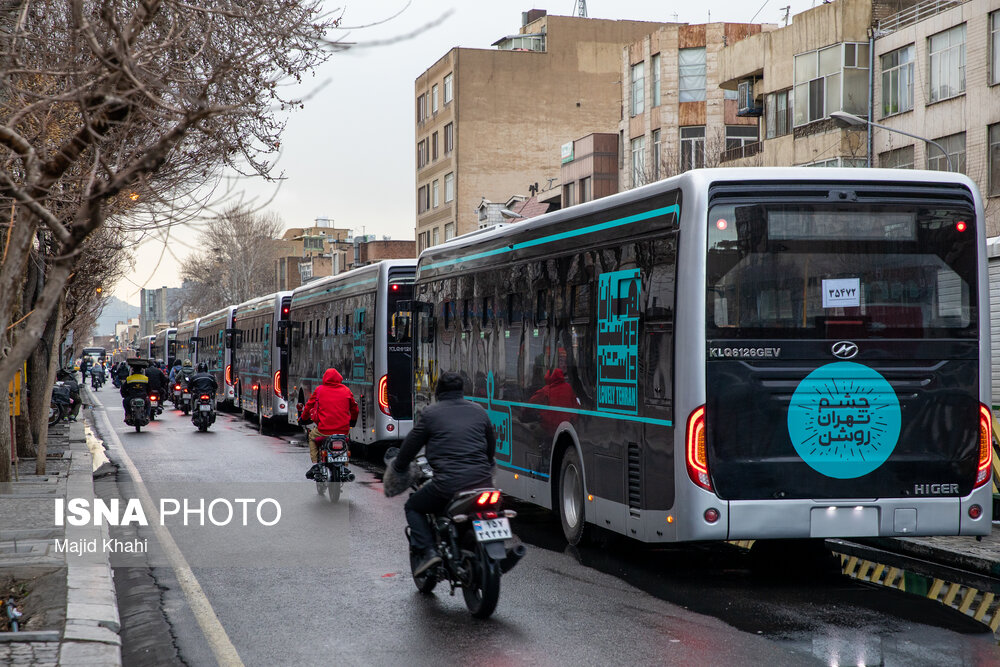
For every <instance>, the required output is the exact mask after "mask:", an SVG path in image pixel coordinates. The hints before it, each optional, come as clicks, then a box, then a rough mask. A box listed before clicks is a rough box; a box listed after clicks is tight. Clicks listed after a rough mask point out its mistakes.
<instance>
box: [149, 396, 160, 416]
mask: <svg viewBox="0 0 1000 667" xmlns="http://www.w3.org/2000/svg"><path fill="white" fill-rule="evenodd" d="M162 414H163V406H162V405H160V395H159V394H157V393H156V392H155V391H151V392H149V421H153V420H154V419H156V415H162Z"/></svg>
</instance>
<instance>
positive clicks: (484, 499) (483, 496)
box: [476, 491, 490, 505]
mask: <svg viewBox="0 0 1000 667" xmlns="http://www.w3.org/2000/svg"><path fill="white" fill-rule="evenodd" d="M489 502H490V492H489V491H484V492H483V493H480V494H479V497H478V498H476V504H477V505H486V504H487V503H489Z"/></svg>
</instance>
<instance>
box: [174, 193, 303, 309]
mask: <svg viewBox="0 0 1000 667" xmlns="http://www.w3.org/2000/svg"><path fill="white" fill-rule="evenodd" d="M283 227H284V224H283V223H282V222H281V219H280V218H279V217H278V216H276V215H274V214H273V213H262V212H255V211H253V210H251V209H249V208H247V207H245V206H230V207H228V208H226V209H225V210H224V211H223V212H222V213H221V214H220V215H219V217H218V218H216V219H215V220H214V221H212V223H211V224H210V225H209V226H208V227H207V228H206V229H204V230H202V232H201V233H200V243H199V245H200V246H201V247H202V250H201V251H199V252H195V253H194V254H192V255H191V256H189V257H188V258H187V259H186V260H185V263H184V267H183V268H182V269H181V279H182V280H184V281H185V282H187V283H188V293H187V294H185V303H184V306H185V307H186V308H189V309H192V310H196V311H198V312H201V313H202V314H205V313H209V312H211V311H212V310H217V309H219V308H221V307H223V306H224V305H226V304H230V303H242V302H243V301H246V300H248V299H253V298H255V297H258V296H263V295H265V294H268V293H270V292H273V291H274V289H275V278H274V258H275V253H274V247H275V246H274V239H275V238H276V237H277V236H278V235H280V234H281V230H282V228H283Z"/></svg>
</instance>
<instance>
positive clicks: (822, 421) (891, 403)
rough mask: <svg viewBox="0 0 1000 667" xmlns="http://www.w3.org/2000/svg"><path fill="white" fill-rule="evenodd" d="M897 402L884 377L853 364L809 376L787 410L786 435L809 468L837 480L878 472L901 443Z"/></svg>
mask: <svg viewBox="0 0 1000 667" xmlns="http://www.w3.org/2000/svg"><path fill="white" fill-rule="evenodd" d="M900 423H901V417H900V410H899V399H898V398H896V392H895V390H893V388H892V385H890V384H889V383H888V382H887V381H886V379H885V378H884V377H882V374H881V373H879V372H878V371H875V370H873V369H871V368H869V367H868V366H864V365H862V364H856V363H854V362H851V361H836V362H833V363H830V364H826V365H825V366H820V367H819V368H817V369H816V370H814V371H813V372H812V373H810V374H809V375H807V376H806V377H805V379H803V380H802V382H800V383H799V386H798V387H796V389H795V393H793V394H792V401H791V403H790V404H789V406H788V435H789V437H790V438H791V440H792V446H793V447H795V451H796V452H797V453H798V455H799V456H800V457H802V460H803V461H805V462H806V463H807V464H808V465H809V467H810V468H812V469H813V470H815V471H816V472H818V473H820V474H821V475H826V476H827V477H835V478H837V479H853V478H855V477H861V476H862V475H867V474H868V473H870V472H872V471H873V470H875V469H877V468H878V467H879V466H881V465H882V464H883V463H885V462H886V460H887V459H888V458H889V456H890V455H891V454H892V452H893V450H894V449H895V448H896V443H897V442H898V441H899V428H900Z"/></svg>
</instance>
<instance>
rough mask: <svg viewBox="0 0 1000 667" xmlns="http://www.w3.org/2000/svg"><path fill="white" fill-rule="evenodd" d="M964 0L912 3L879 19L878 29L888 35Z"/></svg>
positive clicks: (882, 34) (927, 0) (957, 4)
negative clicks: (910, 5)
mask: <svg viewBox="0 0 1000 667" xmlns="http://www.w3.org/2000/svg"><path fill="white" fill-rule="evenodd" d="M965 1H966V0H924V2H921V3H918V4H916V5H913V6H912V7H907V8H906V9H904V10H903V11H901V12H899V13H897V14H893V15H891V16H887V17H886V18H885V19H883V20H881V21H879V24H878V29H879V32H880V33H881V36H883V37H884V36H885V35H888V34H890V33H893V32H896V31H897V30H900V29H902V28H905V27H906V26H910V25H913V24H914V23H918V22H920V21H923V20H924V19H928V18H930V17H932V16H934V15H936V14H940V13H941V12H946V11H948V10H949V9H954V8H955V7H958V6H959V5H961V4H963V3H964V2H965Z"/></svg>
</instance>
